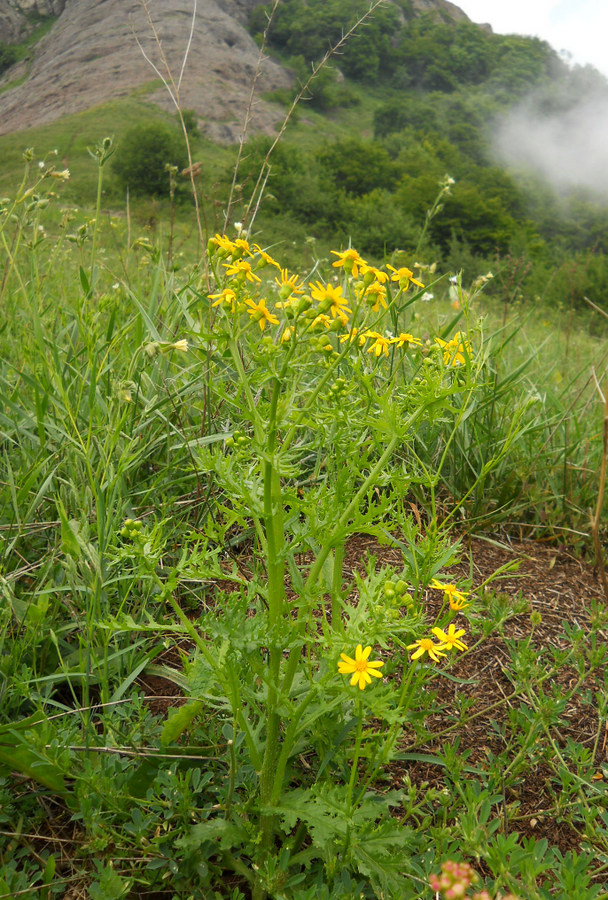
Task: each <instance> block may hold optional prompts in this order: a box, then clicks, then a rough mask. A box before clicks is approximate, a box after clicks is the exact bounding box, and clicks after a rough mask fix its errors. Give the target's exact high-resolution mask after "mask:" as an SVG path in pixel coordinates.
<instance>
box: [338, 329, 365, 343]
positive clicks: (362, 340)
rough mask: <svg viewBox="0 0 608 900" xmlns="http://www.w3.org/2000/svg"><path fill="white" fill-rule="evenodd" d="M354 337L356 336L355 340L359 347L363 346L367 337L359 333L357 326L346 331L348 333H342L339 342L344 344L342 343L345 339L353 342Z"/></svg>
mask: <svg viewBox="0 0 608 900" xmlns="http://www.w3.org/2000/svg"><path fill="white" fill-rule="evenodd" d="M357 335H359V337H358V338H357ZM355 338H357V342H358V344H359V346H360V347H363V346H364V345H365V342H366V340H367V338H366V336H365V334H359V330H358V329H357V328H351V330H350V331H349V332H348V334H343V335H342V337H341V338H340V343H341V344H344V343H346V341H348V342H349V343H354V342H355Z"/></svg>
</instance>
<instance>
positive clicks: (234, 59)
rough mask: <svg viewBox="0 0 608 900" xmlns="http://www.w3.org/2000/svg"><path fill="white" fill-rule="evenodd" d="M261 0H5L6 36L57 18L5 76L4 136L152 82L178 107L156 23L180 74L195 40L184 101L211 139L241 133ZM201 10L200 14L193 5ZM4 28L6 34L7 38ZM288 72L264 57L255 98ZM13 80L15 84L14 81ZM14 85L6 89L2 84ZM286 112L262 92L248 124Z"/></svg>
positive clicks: (427, 8)
mask: <svg viewBox="0 0 608 900" xmlns="http://www.w3.org/2000/svg"><path fill="white" fill-rule="evenodd" d="M259 2H260V0H0V41H4V42H9V41H10V40H21V39H23V37H24V36H25V35H26V34H27V32H28V29H29V30H31V28H32V27H33V24H32V16H31V14H32V13H36V14H38V16H56V17H58V18H57V21H56V22H55V24H54V25H53V27H52V29H51V30H50V32H49V33H48V34H47V35H46V36H45V37H44V38H43V39H42V40H41V41H40V42H39V43H38V44H37V45H36V47H35V48H34V50H33V52H32V56H31V58H30V59H28V60H23V61H21V62H20V63H18V64H17V65H15V66H13V67H12V68H11V69H9V70H8V71H7V72H6V73H5V74H4V76H3V77H2V78H0V88H2V87H4V88H5V90H4V91H3V92H0V134H4V133H7V132H10V131H20V130H23V129H26V128H30V127H32V126H34V125H43V124H46V123H49V122H52V121H54V120H56V119H58V118H60V117H62V116H65V115H68V114H70V113H76V112H80V111H82V110H85V109H88V108H90V107H92V106H96V105H98V104H101V103H104V102H106V101H108V100H111V99H114V98H117V97H125V96H128V95H129V94H130V93H132V92H133V91H134V90H136V89H138V88H141V87H142V86H145V85H151V86H152V87H151V91H150V93H146V99H147V100H150V101H152V102H154V103H157V104H158V105H159V106H161V107H163V108H166V109H170V110H172V111H173V110H174V109H175V107H174V106H173V104H172V101H171V97H170V95H169V93H168V92H167V90H166V89H165V88H163V87H159V88H158V89H157V88H154V86H153V82H154V81H155V80H156V81H158V77H159V76H158V74H157V72H155V71H154V69H153V67H152V66H151V65H150V62H148V61H147V60H146V58H145V57H146V56H147V57H148V58H149V60H151V61H152V62H154V64H155V65H156V67H157V68H158V70H159V71H160V72H162V74H163V75H166V69H165V64H164V62H163V59H162V55H163V54H161V52H160V51H159V48H158V46H157V44H156V43H155V41H154V37H153V28H152V26H151V22H152V23H153V27H154V29H156V32H157V34H158V37H159V39H160V40H161V42H162V51H163V53H164V55H165V56H166V60H167V62H168V64H169V67H170V69H171V71H172V73H173V75H174V77H175V79H176V80H179V75H180V72H181V71H182V64H183V58H184V52H185V50H186V47H187V46H188V44H189V41H190V31H191V26H192V22H193V19H194V29H193V32H192V41H191V44H190V49H189V53H188V58H187V61H186V65H185V67H184V71H183V78H182V80H181V83H180V89H179V93H180V102H181V105H182V107H183V108H186V109H193V110H194V111H195V112H196V113H197V114H198V116H199V117H200V120H201V127H202V130H203V131H204V132H206V133H207V135H208V136H209V137H211V138H212V139H214V140H218V141H222V142H226V143H230V142H232V141H235V140H237V139H238V137H239V135H240V133H241V129H242V124H243V121H244V118H245V112H246V109H247V104H248V101H249V96H250V91H251V85H252V83H253V80H254V78H255V77H256V71H257V69H258V61H259V50H258V47H257V45H256V43H255V41H254V40H253V38H252V37H251V36H250V35H249V33H248V32H247V28H246V24H247V14H248V12H249V11H250V10H251V9H252V8H254V7H255V6H256V5H258V4H259ZM411 3H412V10H413V12H414V14H418V15H420V14H423V13H431V14H433V15H434V16H435V17H436V18H439V19H442V20H444V21H450V20H451V21H460V20H468V17H467V16H466V15H465V13H463V12H462V10H461V9H459V8H458V7H457V6H456V5H455V4H453V3H451V2H449V0H411ZM195 9H196V15H195V16H193V11H194V10H195ZM3 35H4V36H3ZM290 81H291V76H290V75H289V74H288V73H287V72H286V70H285V69H283V68H282V67H281V66H280V65H279V64H278V63H276V62H275V61H273V60H271V59H265V60H264V61H263V63H262V65H261V68H260V73H259V79H258V81H257V84H256V87H257V91H256V93H257V96H258V97H259V95H260V94H262V93H263V92H265V91H272V90H276V89H278V88H282V87H287V86H288V85H289V84H290ZM11 83H14V86H13V87H11V86H10V85H11ZM6 88H8V89H6ZM281 118H282V110H281V109H279V108H278V107H275V106H273V105H271V104H268V103H265V102H263V101H261V100H256V101H255V104H254V106H253V117H252V122H251V130H252V131H266V132H269V131H272V130H274V128H275V127H276V125H277V122H278V121H280V119H281Z"/></svg>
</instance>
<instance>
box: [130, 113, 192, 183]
mask: <svg viewBox="0 0 608 900" xmlns="http://www.w3.org/2000/svg"><path fill="white" fill-rule="evenodd" d="M168 165H170V166H177V167H178V169H183V168H185V167H186V166H187V165H188V155H187V153H186V146H185V143H184V138H183V135H182V134H181V133H180V131H178V130H177V128H176V127H174V126H171V125H166V124H164V123H163V122H142V123H141V124H139V125H135V127H134V128H131V129H130V130H129V131H128V132H127V133H126V134H125V136H124V138H123V139H122V141H121V142H120V144H119V147H118V152H117V154H116V157H115V159H114V163H113V166H112V168H113V171H114V173H115V174H116V176H117V178H118V180H119V182H120V183H121V185H122V187H124V188H128V189H129V190H130V191H131V193H133V194H148V195H150V196H158V197H160V196H168V194H169V174H168V172H167V166H168Z"/></svg>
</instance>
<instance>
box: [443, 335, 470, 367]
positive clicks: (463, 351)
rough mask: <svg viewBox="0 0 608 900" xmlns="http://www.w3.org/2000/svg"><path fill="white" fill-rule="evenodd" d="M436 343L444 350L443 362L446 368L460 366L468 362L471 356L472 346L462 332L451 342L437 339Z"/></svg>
mask: <svg viewBox="0 0 608 900" xmlns="http://www.w3.org/2000/svg"><path fill="white" fill-rule="evenodd" d="M435 343H436V344H439V346H440V347H441V348H442V350H443V362H444V364H445V365H446V366H460V365H462V364H463V363H464V362H465V361H466V357H468V356H470V355H471V345H470V344H469V342H468V341H467V340H466V338H465V337H464V335H462V334H461V333H460V331H457V332H456V334H455V335H454V337H453V338H452V339H451V340H449V341H442V340H441V338H435Z"/></svg>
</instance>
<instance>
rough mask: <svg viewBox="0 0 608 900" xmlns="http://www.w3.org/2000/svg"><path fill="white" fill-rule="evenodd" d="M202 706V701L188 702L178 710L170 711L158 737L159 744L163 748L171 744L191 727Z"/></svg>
mask: <svg viewBox="0 0 608 900" xmlns="http://www.w3.org/2000/svg"><path fill="white" fill-rule="evenodd" d="M203 706H204V704H203V701H202V700H189V701H188V702H187V703H184V704H183V706H180V707H179V708H178V709H170V710H169V717H168V718H167V721H166V722H165V724H164V726H163V730H162V733H161V736H160V742H161V744H162V746H163V747H166V746H167V744H172V743H173V742H174V741H176V740H177V739H178V737H179V736H180V735H182V734H183V733H184V731H186V729H187V728H189V727H190V726H191V725H192V722H193V721H194V718H195V716H196V715H197V713H199V712H200V711H201V710H202V708H203Z"/></svg>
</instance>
